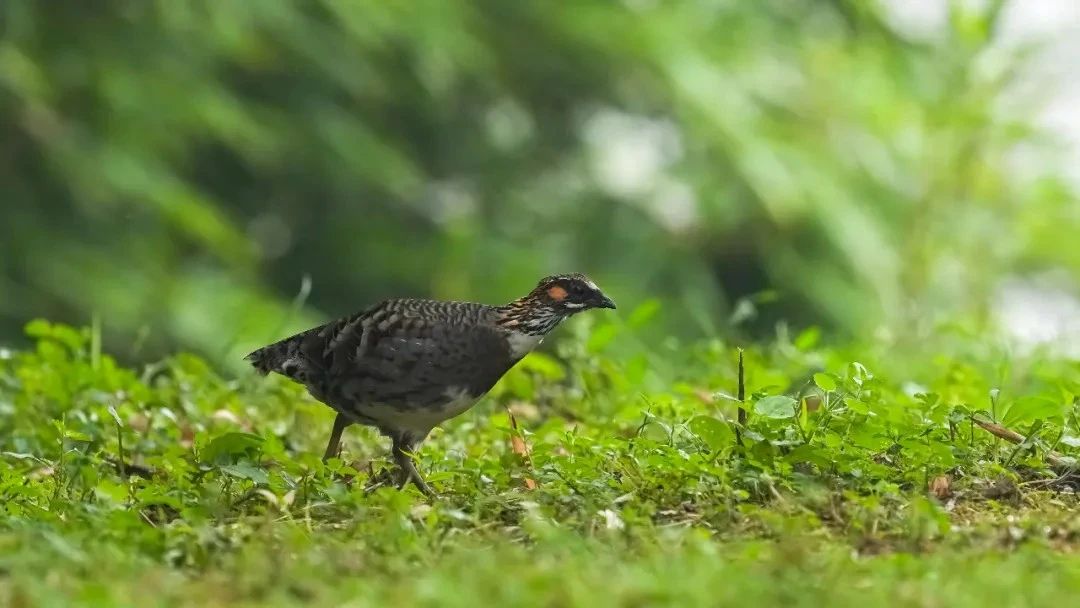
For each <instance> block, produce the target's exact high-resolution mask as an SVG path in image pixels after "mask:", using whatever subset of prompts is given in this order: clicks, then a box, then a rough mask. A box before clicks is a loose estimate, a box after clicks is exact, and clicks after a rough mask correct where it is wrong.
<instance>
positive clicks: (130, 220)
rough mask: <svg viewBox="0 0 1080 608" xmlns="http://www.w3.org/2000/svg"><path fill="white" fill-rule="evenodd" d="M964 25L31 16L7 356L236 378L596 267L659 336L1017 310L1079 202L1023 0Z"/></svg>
mask: <svg viewBox="0 0 1080 608" xmlns="http://www.w3.org/2000/svg"><path fill="white" fill-rule="evenodd" d="M941 4H942V6H943V7H944V8H943V9H942V10H943V14H944V15H945V19H944V23H943V24H942V26H941V27H940V28H939V29H940V31H938V32H936V33H935V35H933V36H930V37H920V36H915V35H912V34H911V33H910V32H908V31H906V30H903V29H901V28H899V27H897V25H896V24H895V23H894V21H895V20H894V19H890V18H889V11H888V10H886V9H887V6H886V5H885V3H884V2H871V1H867V0H862V1H860V0H763V1H755V2H750V1H742V0H686V1H678V2H659V1H652V0H624V1H622V2H616V1H611V0H603V1H601V0H588V1H578V2H567V3H554V2H540V1H533V2H528V1H522V2H517V1H507V0H473V1H464V0H434V1H417V2H384V1H381V0H378V1H375V0H372V1H345V0H323V1H306V2H301V1H284V0H259V1H258V2H246V1H239V0H215V1H202V2H200V1H188V2H177V1H174V0H157V1H151V0H111V1H108V2H94V3H87V2H38V1H34V0H4V2H2V3H0V185H2V191H0V196H2V203H0V206H2V210H3V213H2V219H0V342H5V343H17V342H18V341H19V340H20V338H19V335H20V332H21V328H22V326H23V325H24V324H25V322H26V321H28V320H29V319H31V318H34V317H46V318H50V319H53V320H58V321H66V322H74V323H79V324H83V323H88V322H90V320H91V318H92V317H94V316H96V317H98V318H99V319H100V320H101V322H102V324H103V326H104V328H105V334H104V335H105V336H106V339H107V346H108V347H109V348H111V349H112V350H114V351H115V352H117V354H118V355H120V356H121V357H132V358H140V357H148V356H153V355H156V354H160V353H163V352H171V351H174V350H177V349H191V350H194V351H197V352H201V353H203V354H206V355H208V356H210V357H212V358H214V359H216V360H218V361H221V362H224V361H231V362H236V358H237V357H238V356H239V355H241V354H242V353H243V352H246V350H247V349H248V348H249V347H253V346H256V345H258V344H260V343H263V342H266V341H270V340H272V339H276V338H280V337H283V336H284V335H286V334H287V333H289V332H290V331H292V330H297V329H301V328H304V327H307V326H310V325H312V324H314V323H317V322H321V321H323V320H326V319H327V318H329V317H333V316H338V315H342V314H346V313H350V312H353V311H355V310H358V309H360V308H362V307H363V306H365V305H366V304H367V303H369V302H371V301H372V300H374V299H378V298H381V297H384V296H390V295H425V296H436V297H440V298H459V299H471V300H480V301H486V302H504V301H508V300H510V299H511V298H513V297H516V296H518V295H520V294H522V293H524V292H525V291H526V290H528V289H529V288H531V287H532V285H533V284H534V283H535V281H536V280H537V279H538V278H540V277H541V276H542V275H545V274H548V273H552V272H567V271H582V272H586V273H588V274H590V275H591V276H592V277H593V278H594V279H596V280H597V282H598V283H599V284H600V285H601V286H602V287H604V288H605V290H606V291H608V292H609V293H611V294H612V295H613V297H614V298H615V299H616V300H617V301H618V302H619V303H620V304H621V305H622V307H623V308H624V309H630V310H633V309H634V308H635V306H636V305H637V304H638V303H640V302H643V301H646V300H648V299H651V298H657V299H659V300H660V301H661V302H662V303H663V304H664V305H663V307H662V311H663V313H662V320H661V321H659V322H658V324H657V327H656V328H654V331H656V332H657V334H659V333H660V332H665V333H673V334H676V335H686V336H693V335H699V334H714V333H716V334H726V333H730V332H742V333H743V334H745V335H749V336H754V335H760V334H763V333H767V332H771V331H773V327H774V325H775V323H776V321H777V320H779V319H785V320H787V321H789V322H790V323H792V324H794V325H796V326H806V325H809V324H820V325H822V326H824V327H825V328H826V329H827V330H828V331H830V332H833V334H832V335H838V336H842V335H849V336H850V335H859V334H861V333H865V332H876V331H880V330H882V329H887V330H891V331H893V332H901V333H902V332H906V331H910V330H911V328H913V327H916V326H919V325H920V324H923V323H924V322H926V321H935V320H937V319H941V318H965V319H971V320H973V321H974V322H976V323H983V322H989V321H992V320H993V319H994V318H995V314H996V313H995V310H996V309H995V303H996V302H997V301H998V300H999V299H1000V289H1001V288H1002V285H1003V284H1005V283H1006V282H1008V281H1011V280H1015V278H1016V277H1025V276H1036V275H1040V276H1041V274H1043V273H1047V272H1051V273H1053V272H1056V273H1057V275H1055V276H1059V277H1060V276H1063V277H1066V278H1067V279H1068V280H1075V277H1077V276H1078V275H1080V247H1078V246H1077V245H1076V244H1075V235H1077V234H1080V232H1078V229H1080V211H1078V204H1077V199H1076V196H1075V194H1074V192H1073V189H1072V188H1071V187H1070V185H1069V183H1068V182H1067V181H1066V180H1065V179H1064V178H1063V177H1062V169H1063V168H1062V167H1061V166H1057V165H1058V164H1059V163H1057V164H1056V163H1055V162H1054V160H1055V158H1056V154H1055V146H1056V145H1057V144H1056V143H1055V141H1054V139H1053V138H1052V137H1049V134H1046V133H1042V132H1040V131H1039V130H1037V129H1035V128H1033V121H1032V117H1033V115H1034V112H1035V111H1036V108H1037V105H1036V102H1037V101H1038V98H1039V97H1040V96H1041V95H1045V94H1046V91H1044V90H1036V91H1034V93H1033V94H1032V92H1031V91H1029V92H1028V97H1024V96H1023V95H1020V96H1018V94H1017V93H1016V89H1017V87H1016V86H1015V85H1016V82H1017V80H1018V79H1020V78H1022V77H1023V75H1024V74H1026V73H1027V71H1028V61H1029V60H1030V58H1031V57H1032V56H1034V55H1035V54H1037V50H1038V49H1037V48H1035V47H1033V46H1030V45H1013V46H1008V47H1006V46H1002V45H1000V44H997V43H996V41H997V37H998V33H999V29H1000V21H1001V19H1002V15H1003V14H1004V13H1005V11H1006V10H1008V9H1009V5H1008V4H1006V3H1004V2H993V1H991V2H952V3H950V2H947V1H946V0H942V2H941ZM1018 158H1026V159H1028V162H1026V163H1020V162H1018V161H1017V159H1018ZM1031 159H1035V160H1034V162H1032V160H1031ZM1021 164H1022V165H1024V166H1025V167H1026V168H1025V169H1024V170H1019V169H1017V165H1021ZM740 302H741V304H740Z"/></svg>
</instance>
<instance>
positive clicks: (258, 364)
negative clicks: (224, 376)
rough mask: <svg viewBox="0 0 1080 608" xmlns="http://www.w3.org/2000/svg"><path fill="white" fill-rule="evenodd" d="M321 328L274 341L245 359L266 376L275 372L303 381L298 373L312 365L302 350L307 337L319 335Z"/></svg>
mask: <svg viewBox="0 0 1080 608" xmlns="http://www.w3.org/2000/svg"><path fill="white" fill-rule="evenodd" d="M321 329H322V327H315V328H313V329H309V330H307V331H304V332H301V333H298V334H296V335H295V336H290V337H288V338H285V339H284V340H280V341H278V342H274V343H273V344H270V345H268V346H264V347H262V348H260V349H258V350H256V351H254V352H252V353H251V354H249V355H248V356H246V357H244V359H245V360H247V361H249V362H251V365H252V366H253V367H254V368H255V369H256V370H258V371H259V373H260V374H262V375H264V376H265V375H267V374H269V373H270V372H275V373H278V374H282V375H284V376H287V377H289V378H293V379H294V380H301V381H302V378H301V377H298V373H299V372H301V371H302V370H303V369H306V368H307V367H308V366H309V365H310V363H309V362H308V360H307V357H305V356H304V354H303V352H302V349H303V346H304V344H305V339H307V338H309V337H310V336H312V335H313V334H314V335H317V334H318V332H319V331H320V330H321Z"/></svg>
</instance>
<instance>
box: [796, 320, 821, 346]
mask: <svg viewBox="0 0 1080 608" xmlns="http://www.w3.org/2000/svg"><path fill="white" fill-rule="evenodd" d="M820 340H821V328H820V327H818V326H816V325H814V326H811V327H807V328H806V329H805V330H803V332H802V333H801V334H799V336H798V337H797V338H795V342H794V345H795V348H797V349H799V350H801V351H804V352H805V351H808V350H810V349H811V348H814V347H815V346H817V344H818V342H819V341H820Z"/></svg>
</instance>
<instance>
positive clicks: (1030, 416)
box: [1001, 397, 1065, 426]
mask: <svg viewBox="0 0 1080 608" xmlns="http://www.w3.org/2000/svg"><path fill="white" fill-rule="evenodd" d="M1064 413H1065V406H1064V405H1063V404H1062V403H1059V402H1058V401H1055V400H1053V399H1048V398H1046V397H1022V398H1020V399H1017V400H1016V401H1014V402H1013V404H1012V405H1011V406H1009V409H1008V410H1007V411H1006V412H1005V415H1004V416H1003V417H1002V419H1001V423H1002V424H1004V425H1005V426H1014V425H1017V424H1023V423H1027V422H1032V421H1034V420H1046V419H1048V418H1061V417H1062V416H1063V415H1064Z"/></svg>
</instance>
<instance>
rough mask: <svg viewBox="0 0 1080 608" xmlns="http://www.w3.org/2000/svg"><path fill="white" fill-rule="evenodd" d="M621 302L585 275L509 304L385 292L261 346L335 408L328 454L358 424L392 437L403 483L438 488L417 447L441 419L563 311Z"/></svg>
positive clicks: (556, 279)
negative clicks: (419, 463) (419, 461)
mask: <svg viewBox="0 0 1080 608" xmlns="http://www.w3.org/2000/svg"><path fill="white" fill-rule="evenodd" d="M591 308H615V303H614V302H612V301H611V299H610V298H608V297H607V296H606V295H604V294H603V293H602V292H601V291H600V289H599V288H598V287H597V286H596V284H595V283H593V282H592V281H590V280H589V279H588V278H587V277H585V276H584V275H582V274H576V273H575V274H565V275H555V276H550V277H547V278H545V279H543V280H541V281H540V282H539V284H537V286H536V287H535V288H534V289H533V290H532V291H530V292H529V293H528V294H527V295H525V296H524V297H521V298H518V299H516V300H514V301H513V302H510V303H509V304H506V305H505V306H489V305H486V304H477V303H473V302H445V301H436V300H421V299H391V300H385V301H383V302H380V303H378V304H375V305H374V306H371V307H370V308H368V309H367V310H364V311H363V312H360V313H358V314H355V315H352V316H348V317H345V318H342V319H339V320H337V321H333V322H330V323H327V324H325V325H321V326H319V327H315V328H313V329H309V330H307V331H305V332H301V333H299V334H296V335H295V336H292V337H289V338H285V339H284V340H281V341H280V342H275V343H273V344H271V345H269V346H265V347H263V348H260V349H258V350H256V351H255V352H253V353H251V354H250V355H248V356H247V360H248V361H250V362H251V364H252V365H253V366H254V367H255V368H256V369H257V370H258V371H259V372H261V373H262V374H264V375H266V374H269V373H270V372H274V373H277V374H281V375H283V376H286V377H288V378H290V379H292V380H294V381H296V382H298V383H300V384H302V385H304V386H305V387H306V388H307V390H308V392H309V393H311V395H312V396H313V397H315V399H317V400H319V401H321V402H322V403H325V404H326V405H328V406H330V407H331V408H333V409H334V411H336V412H337V417H336V418H335V419H334V426H333V430H332V431H331V433H330V441H329V442H328V444H327V446H326V452H325V454H324V456H323V459H324V460H326V459H329V458H331V457H334V456H336V455H337V454H338V451H339V446H340V443H341V434H342V432H343V431H344V430H345V428H346V427H348V426H349V425H352V424H362V425H367V426H372V427H375V428H377V429H378V430H379V431H380V432H381V433H382V434H383V435H386V436H387V437H389V438H390V440H391V443H392V447H391V454H392V456H393V460H394V462H395V463H396V464H397V481H398V483H399V487H402V488H403V487H405V485H407V484H408V483H409V482H412V483H414V484H416V487H417V488H418V489H420V491H421V492H423V493H424V494H427V495H431V494H432V490H431V488H430V487H429V486H428V484H427V482H425V481H424V478H423V477H422V476H421V475H420V473H419V472H418V471H417V470H416V465H415V464H414V463H413V461H412V458H411V454H412V453H413V452H414V451H415V450H416V449H417V448H418V446H419V445H420V443H421V442H422V441H423V440H424V439H425V438H426V437H427V435H428V433H430V432H431V429H433V428H434V427H435V426H436V425H438V424H440V423H442V422H444V421H446V420H448V419H450V418H453V417H454V416H457V415H459V414H461V413H463V412H465V411H466V410H468V409H469V408H471V407H472V406H473V405H475V404H476V402H477V401H478V400H479V399H480V398H481V397H482V396H483V395H484V394H485V393H487V392H488V390H490V389H491V387H492V386H494V385H495V383H496V382H497V381H498V380H499V378H501V377H502V376H503V374H505V373H506V372H507V371H509V370H510V368H511V367H513V366H514V364H516V363H517V362H518V361H520V360H521V359H522V358H523V357H524V356H525V355H526V354H528V353H529V352H530V351H532V350H533V349H534V348H536V346H537V345H539V344H540V343H541V342H542V341H543V339H544V337H545V336H547V334H548V333H549V332H551V330H553V329H555V327H557V326H558V325H559V323H561V322H562V321H563V320H564V319H567V318H568V317H571V316H573V315H575V314H577V313H579V312H582V311H585V310H588V309H591Z"/></svg>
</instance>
